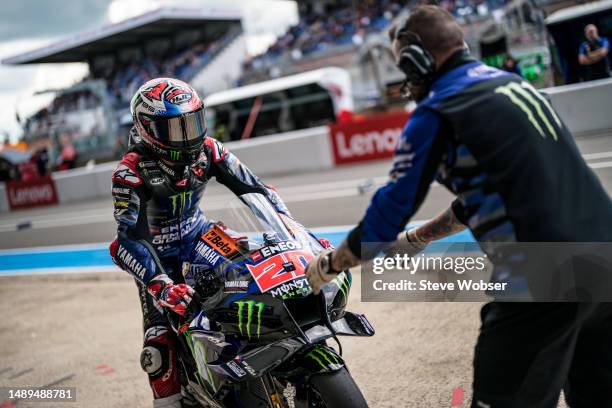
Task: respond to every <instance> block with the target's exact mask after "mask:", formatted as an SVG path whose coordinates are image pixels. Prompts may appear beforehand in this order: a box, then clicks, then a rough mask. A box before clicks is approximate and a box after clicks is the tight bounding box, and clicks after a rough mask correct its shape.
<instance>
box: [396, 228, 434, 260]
mask: <svg viewBox="0 0 612 408" xmlns="http://www.w3.org/2000/svg"><path fill="white" fill-rule="evenodd" d="M427 244H429V242H426V241H423V240H421V239H419V237H418V236H417V233H416V228H413V229H411V230H410V231H402V232H400V233H399V234H397V240H396V241H395V244H394V245H393V246H392V247H391V251H388V252H394V253H400V254H406V255H408V256H410V257H412V256H415V255H416V254H418V253H419V252H421V251H423V250H424V249H425V248H426V247H427Z"/></svg>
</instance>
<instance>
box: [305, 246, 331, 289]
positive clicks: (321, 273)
mask: <svg viewBox="0 0 612 408" xmlns="http://www.w3.org/2000/svg"><path fill="white" fill-rule="evenodd" d="M333 254H334V250H333V249H330V248H326V249H324V250H323V251H321V252H320V253H319V255H317V256H316V257H315V258H314V259H313V260H312V261H310V263H309V264H308V266H307V267H306V278H308V283H309V284H310V286H311V287H312V291H313V292H314V294H315V295H318V294H319V292H321V288H322V287H323V286H324V285H325V284H326V283H328V282H331V281H332V279H334V278H335V277H336V276H338V273H339V272H337V271H333V270H332V268H331V259H332V256H333Z"/></svg>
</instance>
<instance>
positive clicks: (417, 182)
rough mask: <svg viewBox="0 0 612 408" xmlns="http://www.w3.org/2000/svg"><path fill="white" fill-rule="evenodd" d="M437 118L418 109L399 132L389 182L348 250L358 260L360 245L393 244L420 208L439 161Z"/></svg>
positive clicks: (360, 226)
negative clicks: (372, 243) (363, 243)
mask: <svg viewBox="0 0 612 408" xmlns="http://www.w3.org/2000/svg"><path fill="white" fill-rule="evenodd" d="M441 129H442V126H441V122H440V118H439V116H438V115H437V114H436V113H435V112H433V111H431V110H429V109H427V108H417V110H415V112H414V114H413V115H412V116H411V118H410V119H409V121H408V124H407V125H406V127H405V128H404V131H403V132H402V135H401V138H400V142H399V144H398V146H397V149H396V151H395V155H394V157H393V167H392V169H391V172H390V174H389V181H388V182H387V184H385V185H384V186H383V187H381V188H380V189H379V190H378V191H377V192H376V193H375V194H374V197H373V198H372V202H371V203H370V206H369V207H368V209H367V211H366V214H365V216H364V218H363V219H362V221H361V223H360V224H359V225H358V226H357V227H356V228H355V229H354V230H353V231H351V233H350V234H349V248H350V249H351V251H352V252H353V253H354V254H355V255H358V256H361V248H360V247H361V243H362V242H392V241H395V239H396V237H397V234H398V233H399V232H400V231H401V230H402V229H403V228H404V227H405V225H406V223H407V222H408V221H409V219H410V217H411V216H412V215H414V213H415V212H416V211H417V210H418V208H419V206H420V205H421V203H422V201H423V199H424V198H425V195H426V194H427V191H428V190H429V185H430V184H431V182H432V181H433V179H434V177H435V175H436V173H437V169H438V166H439V164H440V161H441V157H442V145H441V140H440V139H441V137H440V132H441Z"/></svg>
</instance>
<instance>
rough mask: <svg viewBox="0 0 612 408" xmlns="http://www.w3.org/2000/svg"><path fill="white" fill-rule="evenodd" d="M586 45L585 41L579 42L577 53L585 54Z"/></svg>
mask: <svg viewBox="0 0 612 408" xmlns="http://www.w3.org/2000/svg"><path fill="white" fill-rule="evenodd" d="M586 47H587V42H586V41H585V42H583V43H582V44H580V50H579V51H578V55H585V54H586Z"/></svg>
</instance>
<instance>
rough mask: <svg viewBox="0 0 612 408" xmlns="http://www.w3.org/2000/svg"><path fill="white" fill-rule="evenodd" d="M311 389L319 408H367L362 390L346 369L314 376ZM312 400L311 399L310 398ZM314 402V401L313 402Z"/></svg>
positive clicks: (311, 380)
mask: <svg viewBox="0 0 612 408" xmlns="http://www.w3.org/2000/svg"><path fill="white" fill-rule="evenodd" d="M310 387H311V389H312V391H313V392H311V393H314V394H315V395H313V397H315V398H314V399H315V400H318V401H317V402H318V404H316V405H314V406H316V407H319V408H367V407H368V403H367V402H366V400H365V398H364V397H363V394H362V393H361V390H360V389H359V387H358V386H357V384H356V383H355V380H353V377H351V375H350V374H349V372H348V371H347V369H346V368H344V367H343V368H342V369H340V370H338V371H334V372H331V373H322V374H314V375H312V376H311V377H310ZM309 400H310V398H309ZM313 402H314V401H313Z"/></svg>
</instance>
